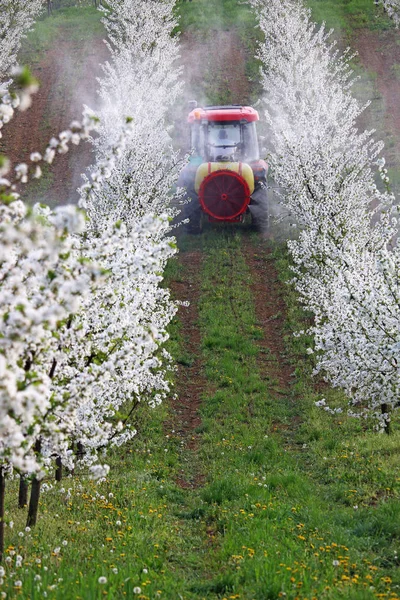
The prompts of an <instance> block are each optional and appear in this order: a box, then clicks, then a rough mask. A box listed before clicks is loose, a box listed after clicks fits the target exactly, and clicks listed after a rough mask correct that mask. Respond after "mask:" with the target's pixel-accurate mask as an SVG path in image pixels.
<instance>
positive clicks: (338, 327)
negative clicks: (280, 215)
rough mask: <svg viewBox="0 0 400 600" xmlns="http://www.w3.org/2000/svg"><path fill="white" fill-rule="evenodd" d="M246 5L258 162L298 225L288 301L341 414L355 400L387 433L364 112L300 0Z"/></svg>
mask: <svg viewBox="0 0 400 600" xmlns="http://www.w3.org/2000/svg"><path fill="white" fill-rule="evenodd" d="M251 3H252V5H253V6H255V7H256V8H257V10H258V14H259V17H260V26H261V29H262V30H263V32H264V34H265V44H263V45H262V47H261V49H260V58H261V60H262V62H263V65H264V66H263V72H262V79H263V85H264V89H265V92H266V94H265V105H266V117H267V120H268V123H269V126H270V132H271V142H272V146H273V150H272V152H271V156H270V164H271V167H272V171H273V174H274V177H275V179H276V181H277V183H278V184H279V185H280V186H281V188H282V190H283V199H282V200H283V203H284V204H285V206H286V207H287V209H288V212H289V213H290V214H291V215H292V217H293V219H294V222H295V223H296V224H298V225H299V226H300V232H299V235H298V238H297V239H296V240H291V241H290V242H289V250H290V251H291V254H292V256H293V259H294V263H295V266H294V275H295V276H294V281H295V286H296V289H297V292H298V293H299V297H300V300H301V301H302V302H303V303H304V305H305V306H306V307H307V308H308V309H309V310H311V311H312V312H313V314H314V317H315V325H314V327H313V328H312V333H313V334H314V336H315V340H316V349H317V371H320V372H322V373H323V374H324V375H325V377H326V379H327V380H328V381H330V382H331V383H333V384H334V385H336V386H340V387H343V388H344V389H345V390H346V392H347V394H348V395H349V397H350V402H351V405H352V408H351V414H354V413H355V411H354V410H353V407H354V406H358V405H360V404H362V405H363V407H367V409H366V410H364V413H363V414H366V413H368V414H371V413H373V414H375V415H377V416H378V419H379V423H380V425H383V428H385V429H387V423H388V422H389V419H390V416H389V412H390V409H394V408H396V406H397V404H396V402H397V401H396V394H398V387H397V386H398V377H399V370H398V366H397V363H396V361H395V360H393V351H394V349H395V348H396V344H397V343H398V340H397V335H398V330H399V323H400V312H399V307H398V298H399V294H398V289H399V283H400V282H399V280H398V272H396V270H395V269H393V265H395V264H396V261H397V258H396V257H397V252H398V248H397V246H396V247H395V249H394V250H393V248H392V241H393V239H394V237H395V233H396V231H397V220H396V214H395V213H396V209H395V206H394V198H393V197H392V196H391V194H390V193H388V192H387V191H385V186H386V185H387V183H388V179H387V171H386V169H385V168H384V164H383V161H382V159H380V158H378V157H379V153H380V151H381V149H382V144H380V143H376V142H374V141H373V139H372V137H371V132H368V131H366V132H359V131H358V128H357V119H358V117H359V115H360V114H361V112H362V111H363V109H364V107H362V106H360V105H359V104H358V102H357V101H356V100H355V99H354V98H353V97H352V95H351V85H352V73H351V69H350V66H349V58H350V57H349V53H348V51H347V52H346V53H345V54H344V55H340V54H339V52H338V51H337V50H336V48H335V44H334V42H331V41H330V32H328V33H327V32H326V31H325V29H324V28H323V27H320V28H318V27H317V26H316V25H315V24H314V23H313V22H312V21H311V20H310V12H309V10H307V9H306V8H305V7H304V6H303V4H302V3H301V2H298V1H296V0H279V1H278V0H272V1H271V2H266V1H263V0H252V1H251ZM377 168H378V169H379V170H380V173H381V177H382V180H383V181H382V186H380V187H381V188H382V189H379V188H378V186H377V185H376V183H375V176H376V171H377ZM396 324H397V325H396ZM396 327H397V331H396ZM311 351H312V349H310V352H311ZM366 353H368V354H369V359H368V360H364V361H363V359H362V358H361V357H363V356H365V354H366ZM367 365H368V367H367ZM367 368H368V375H367V374H366V369H367ZM378 390H379V392H378ZM326 408H328V409H329V407H326ZM378 409H379V410H378ZM382 415H383V416H382Z"/></svg>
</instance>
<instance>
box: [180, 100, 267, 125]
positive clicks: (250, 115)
mask: <svg viewBox="0 0 400 600" xmlns="http://www.w3.org/2000/svg"><path fill="white" fill-rule="evenodd" d="M202 120H206V121H241V120H244V121H258V120H259V116H258V112H257V111H256V110H255V109H254V108H251V106H240V105H239V104H238V105H236V104H232V105H230V106H205V107H204V108H200V107H199V108H195V109H194V110H192V112H190V113H189V117H188V121H189V123H194V122H195V121H202Z"/></svg>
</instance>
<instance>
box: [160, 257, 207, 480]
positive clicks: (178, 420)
mask: <svg viewBox="0 0 400 600" xmlns="http://www.w3.org/2000/svg"><path fill="white" fill-rule="evenodd" d="M178 259H179V262H180V263H181V265H182V267H183V269H184V270H183V272H184V280H183V281H174V282H173V283H172V285H171V292H172V295H173V297H174V298H175V299H177V300H182V299H185V300H187V301H189V303H190V304H189V306H181V307H180V309H179V320H180V322H181V325H182V337H183V339H184V343H185V351H186V353H187V354H188V355H189V356H190V357H191V363H190V364H185V365H183V364H180V365H178V372H177V377H176V389H175V391H176V396H175V397H174V398H173V399H172V401H171V409H172V410H171V417H170V420H169V421H168V422H167V423H166V425H165V427H166V430H168V432H173V435H175V436H177V437H178V438H179V440H180V442H181V445H182V447H183V449H184V450H186V451H189V452H190V453H193V454H195V453H196V450H197V448H198V443H199V438H200V434H199V433H197V432H196V429H197V428H198V427H199V425H200V424H201V417H200V413H199V408H200V405H201V402H202V397H201V396H202V393H203V392H204V389H205V387H206V380H205V377H204V374H203V364H202V359H201V333H200V329H199V323H198V318H199V314H198V301H199V297H200V272H201V265H202V262H203V255H202V253H201V252H199V251H193V252H185V253H182V254H180V255H179V256H178ZM203 481H204V475H203V474H202V473H200V472H199V471H198V470H197V471H196V470H195V471H194V472H190V473H188V472H187V470H185V469H184V468H182V470H181V475H180V476H179V477H178V478H177V484H178V485H179V486H180V487H182V488H196V487H199V486H200V485H201V484H202V483H203Z"/></svg>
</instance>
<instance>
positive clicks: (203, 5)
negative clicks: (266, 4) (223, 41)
mask: <svg viewBox="0 0 400 600" xmlns="http://www.w3.org/2000/svg"><path fill="white" fill-rule="evenodd" d="M176 14H177V18H178V20H179V27H178V30H179V31H180V32H190V33H192V34H194V35H195V36H196V38H197V39H201V40H202V41H205V42H206V43H207V44H210V45H211V44H212V43H213V38H214V39H215V37H216V36H218V35H219V31H229V30H232V31H234V32H235V33H236V34H237V35H238V37H239V39H240V42H241V44H242V46H243V48H244V49H245V52H246V65H245V71H246V76H247V78H248V79H249V81H250V82H251V85H250V88H251V93H250V95H251V99H250V101H252V102H254V101H255V100H257V99H258V98H259V96H260V94H261V87H260V84H259V70H260V62H259V61H258V60H256V58H255V55H256V52H257V48H258V44H259V42H260V41H261V39H262V35H261V32H260V30H259V28H257V20H256V18H255V15H254V12H253V11H252V10H250V7H249V6H248V5H247V4H246V3H240V2H238V1H237V0H221V2H215V1H214V0H195V1H194V2H188V1H187V0H184V1H182V0H180V1H179V2H178V3H177V8H176ZM213 67H215V66H214V65H210V67H209V68H207V69H205V80H204V82H203V88H202V89H201V90H199V91H197V90H194V92H195V93H199V94H200V95H202V94H204V93H205V91H206V94H207V98H208V102H209V103H210V104H229V103H231V102H235V101H237V99H235V98H233V97H232V93H231V90H230V89H229V87H228V86H227V85H226V81H225V76H226V70H225V68H224V65H222V69H221V70H216V69H215V68H213Z"/></svg>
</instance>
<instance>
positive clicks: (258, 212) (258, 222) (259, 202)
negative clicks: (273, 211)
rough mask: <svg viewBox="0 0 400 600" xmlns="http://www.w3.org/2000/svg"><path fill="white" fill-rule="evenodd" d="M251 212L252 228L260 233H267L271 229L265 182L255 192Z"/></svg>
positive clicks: (252, 197) (250, 207)
mask: <svg viewBox="0 0 400 600" xmlns="http://www.w3.org/2000/svg"><path fill="white" fill-rule="evenodd" d="M249 211H250V214H251V225H252V227H253V228H254V229H257V230H258V231H263V232H264V233H265V232H267V231H268V229H269V202H268V194H267V185H266V183H265V182H260V184H259V186H258V187H257V189H256V190H255V192H253V194H252V196H251V202H250V206H249Z"/></svg>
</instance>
